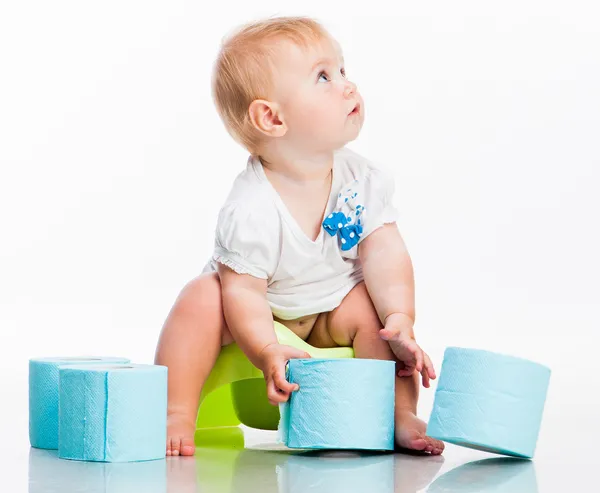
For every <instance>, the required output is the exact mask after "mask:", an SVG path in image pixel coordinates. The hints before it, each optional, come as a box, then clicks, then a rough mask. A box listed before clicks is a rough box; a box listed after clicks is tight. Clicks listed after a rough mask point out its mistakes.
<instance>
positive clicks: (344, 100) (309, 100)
mask: <svg viewBox="0 0 600 493" xmlns="http://www.w3.org/2000/svg"><path fill="white" fill-rule="evenodd" d="M275 72H276V73H275V74H274V77H275V92H276V101H277V102H278V103H279V104H280V105H281V106H282V109H283V119H284V121H285V123H286V124H287V127H288V131H287V134H286V139H287V140H289V141H290V142H291V143H292V144H293V145H294V146H302V147H303V148H307V147H308V148H310V149H311V150H314V151H317V152H322V151H328V150H334V149H338V148H340V147H342V146H344V145H345V144H347V143H348V142H350V141H352V140H354V139H356V137H358V134H359V133H360V129H361V128H362V125H363V121H364V115H365V110H364V102H363V99H362V97H361V95H360V93H359V92H358V90H357V88H356V85H355V84H354V83H352V82H350V81H349V80H348V79H347V78H346V75H345V67H344V60H343V56H342V54H341V50H340V49H339V45H337V43H336V42H335V41H334V40H323V41H322V42H321V43H320V44H319V45H318V46H314V47H312V48H311V49H309V50H308V51H306V50H303V49H301V48H300V47H298V46H296V45H294V44H293V43H290V42H286V43H285V44H284V45H283V46H282V49H281V54H280V57H279V58H278V59H277V61H276V71H275Z"/></svg>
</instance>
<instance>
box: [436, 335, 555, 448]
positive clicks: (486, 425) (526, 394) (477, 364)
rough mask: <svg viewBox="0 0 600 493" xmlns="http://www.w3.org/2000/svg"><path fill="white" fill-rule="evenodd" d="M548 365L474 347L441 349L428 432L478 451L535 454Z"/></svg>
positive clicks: (547, 376) (544, 399) (547, 381)
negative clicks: (438, 376) (442, 353)
mask: <svg viewBox="0 0 600 493" xmlns="http://www.w3.org/2000/svg"><path fill="white" fill-rule="evenodd" d="M549 381H550V369H549V368H547V367H545V366H543V365H540V364H538V363H534V362H532V361H528V360H525V359H521V358H517V357H513V356H507V355H502V354H497V353H492V352H489V351H482V350H478V349H465V348H457V347H450V348H447V349H446V351H445V353H444V360H443V362H442V370H441V372H440V379H439V383H438V386H437V389H436V393H435V399H434V403H433V411H432V413H431V417H430V418H429V424H428V426H427V434H428V435H430V436H432V437H433V438H437V439H439V440H444V441H446V442H450V443H454V444H456V445H462V446H465V447H470V448H474V449H478V450H485V451H488V452H494V453H498V454H505V455H511V456H516V457H525V458H531V457H533V454H534V451H535V446H536V442H537V438H538V434H539V430H540V424H541V421H542V413H543V410H544V403H545V401H546V393H547V390H548V383H549Z"/></svg>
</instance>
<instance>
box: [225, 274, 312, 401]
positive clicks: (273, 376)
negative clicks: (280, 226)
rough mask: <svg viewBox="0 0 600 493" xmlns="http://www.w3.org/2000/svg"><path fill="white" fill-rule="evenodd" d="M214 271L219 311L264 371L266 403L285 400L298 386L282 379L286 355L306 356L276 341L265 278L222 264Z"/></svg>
mask: <svg viewBox="0 0 600 493" xmlns="http://www.w3.org/2000/svg"><path fill="white" fill-rule="evenodd" d="M218 272H219V277H220V280H221V293H222V299H223V314H224V316H225V322H226V323H227V327H228V328H229V331H230V332H231V335H232V336H233V338H234V339H235V341H236V343H237V344H238V346H239V347H240V349H241V350H242V351H243V352H244V353H245V354H246V356H247V357H248V359H249V360H250V361H251V362H252V364H253V365H254V366H256V367H257V368H259V369H260V370H262V372H263V373H264V375H265V380H266V382H267V396H268V398H269V402H271V404H273V405H277V404H278V403H279V402H285V401H287V400H288V398H289V394H290V392H293V391H295V390H297V389H298V386H297V385H292V384H290V383H289V382H288V381H287V380H286V379H285V364H286V362H287V361H288V360H289V359H290V358H310V355H309V354H307V353H305V352H304V351H300V350H298V349H296V348H293V347H290V346H284V345H282V344H279V343H278V342H277V336H276V335H275V329H274V327H273V315H272V313H271V308H270V306H269V303H268V302H267V298H266V293H267V281H266V280H265V279H259V278H257V277H254V276H251V275H249V274H238V273H237V272H235V271H233V270H231V269H230V268H229V267H226V266H225V265H223V264H219V265H218Z"/></svg>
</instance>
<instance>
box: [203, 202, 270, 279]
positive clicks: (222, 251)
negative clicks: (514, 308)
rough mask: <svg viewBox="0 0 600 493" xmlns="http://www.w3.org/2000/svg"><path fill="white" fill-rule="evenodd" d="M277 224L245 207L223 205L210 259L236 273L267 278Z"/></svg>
mask: <svg viewBox="0 0 600 493" xmlns="http://www.w3.org/2000/svg"><path fill="white" fill-rule="evenodd" d="M277 224H278V223H277V218H273V217H271V216H267V215H265V214H261V213H260V212H259V211H258V210H257V209H256V208H253V207H250V206H248V205H247V204H243V203H229V204H226V205H225V206H224V207H223V208H222V209H221V210H220V212H219V216H218V219H217V227H216V231H215V248H214V252H213V257H212V258H213V260H214V261H216V262H219V263H221V264H224V265H226V266H227V267H229V268H230V269H232V270H234V271H235V272H237V273H238V274H250V275H252V276H254V277H258V278H260V279H269V278H271V277H272V276H273V273H274V271H275V267H276V265H277V259H278V253H277V252H278V248H279V241H278V240H277V237H278V234H277Z"/></svg>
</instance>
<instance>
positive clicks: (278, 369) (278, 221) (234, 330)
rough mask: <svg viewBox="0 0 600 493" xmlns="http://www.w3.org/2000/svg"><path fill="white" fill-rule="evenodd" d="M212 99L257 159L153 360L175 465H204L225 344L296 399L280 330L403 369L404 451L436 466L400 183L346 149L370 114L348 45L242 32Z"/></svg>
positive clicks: (267, 28) (270, 386) (280, 393)
mask: <svg viewBox="0 0 600 493" xmlns="http://www.w3.org/2000/svg"><path fill="white" fill-rule="evenodd" d="M213 97H214V100H215V104H216V107H217V110H218V112H219V115H220V116H221V118H222V120H223V122H224V124H225V127H226V128H227V130H228V132H229V133H230V134H231V136H232V137H233V138H234V139H235V140H236V141H237V142H238V143H240V144H241V145H242V146H244V147H245V148H246V149H247V150H248V151H249V153H250V156H249V158H248V161H247V165H246V169H245V170H244V171H242V172H241V173H240V174H239V175H238V177H237V178H236V180H235V182H234V183H233V187H232V190H231V192H230V193H229V196H228V198H227V200H226V202H225V204H224V205H223V207H222V208H221V211H220V213H219V217H218V222H217V227H216V238H215V248H214V252H213V255H212V258H211V260H210V261H209V262H208V263H207V265H206V267H205V268H204V271H203V272H202V274H201V275H200V276H199V277H197V278H195V279H193V280H192V281H190V282H189V283H188V284H187V285H186V286H185V287H184V288H183V290H182V291H181V293H180V295H179V297H178V298H177V300H176V302H175V304H174V306H173V308H172V309H171V311H170V313H169V315H168V317H167V320H166V322H165V325H164V327H163V331H162V334H161V337H160V340H159V343H158V347H157V350H156V363H157V364H161V365H166V366H168V368H169V396H168V433H167V434H168V438H167V444H166V454H167V455H193V453H194V431H195V424H196V416H197V411H198V401H199V396H200V392H201V390H202V386H203V384H204V382H205V381H206V379H207V377H208V375H209V373H210V371H211V369H212V367H213V365H214V363H215V361H216V359H217V356H218V355H219V352H220V350H221V347H223V346H225V345H227V344H231V343H232V342H234V341H235V342H236V343H237V344H238V345H239V346H240V348H241V349H242V350H243V351H244V353H245V354H246V355H247V356H248V358H249V360H250V361H251V362H252V363H253V364H254V365H255V366H256V367H257V368H259V369H261V370H262V372H263V373H264V376H265V380H266V385H267V394H268V398H269V401H270V403H271V404H273V405H277V404H278V403H280V402H284V401H287V399H288V398H289V397H290V394H291V392H294V391H296V390H298V387H297V386H296V385H292V384H290V383H289V382H288V381H286V379H285V364H286V362H287V361H288V360H289V359H290V358H307V357H310V356H309V355H308V354H306V353H305V352H304V351H300V350H298V349H295V348H292V347H290V346H285V345H282V344H279V343H278V341H277V338H276V336H275V331H274V326H273V321H274V320H276V321H278V322H281V323H282V324H284V325H286V326H287V327H288V328H289V329H291V330H292V331H293V332H294V333H296V334H297V335H298V336H299V337H301V338H302V339H304V340H305V341H307V342H308V343H309V344H311V345H313V346H316V347H322V348H326V347H336V346H351V347H353V348H354V351H355V355H356V357H357V358H374V359H386V360H394V361H396V362H397V369H398V373H397V377H396V396H395V403H396V405H395V424H396V426H395V430H396V435H395V438H396V443H397V445H398V446H399V447H401V448H406V449H413V450H420V451H424V452H428V453H430V454H436V455H437V454H441V453H442V451H443V449H444V445H443V443H442V442H440V441H438V440H434V439H432V438H430V437H428V436H426V434H425V429H426V424H425V423H424V422H423V421H421V420H420V419H419V418H417V416H416V411H417V398H418V394H419V387H420V380H421V379H422V383H423V385H424V386H425V387H429V381H430V379H434V378H435V377H436V375H435V371H434V368H433V365H432V363H431V360H430V359H429V357H428V355H427V354H426V353H425V352H424V351H423V350H422V349H421V348H420V347H419V345H418V344H417V343H416V340H415V335H414V331H413V324H414V319H415V306H414V281H413V269H412V263H411V260H410V256H409V254H408V252H407V250H406V247H405V244H404V242H403V240H402V237H401V236H400V233H399V231H398V228H397V226H396V223H395V220H396V214H397V212H396V210H395V208H394V205H393V192H394V182H393V177H392V176H391V175H390V174H389V173H388V172H387V171H386V170H384V169H383V168H381V167H377V166H375V165H374V164H373V163H371V162H370V161H368V160H367V159H365V158H363V157H362V156H360V155H359V154H357V153H356V152H354V151H351V150H349V149H347V148H345V147H344V146H345V145H346V144H347V143H348V142H351V141H353V140H354V139H356V138H357V137H358V134H359V132H360V130H361V128H362V125H363V121H364V115H365V108H364V102H363V99H362V97H361V95H360V93H359V92H358V90H357V88H356V85H355V84H353V83H352V82H351V81H350V80H349V79H348V78H347V77H346V72H345V69H344V59H343V56H342V52H341V50H340V47H339V45H338V43H337V42H336V41H335V40H334V39H333V38H332V37H331V35H330V34H329V33H328V32H327V31H326V30H325V28H324V27H323V26H322V25H320V24H319V23H318V22H316V21H315V20H313V19H310V18H305V17H277V18H269V19H264V20H261V21H257V22H252V23H250V24H247V25H245V26H243V27H241V28H240V29H238V30H237V31H236V32H235V33H234V34H233V35H231V36H230V37H229V38H228V39H227V40H226V41H224V42H223V45H222V47H221V50H220V53H219V55H218V58H217V60H216V63H215V66H214V76H213ZM373 385H377V382H373Z"/></svg>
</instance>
